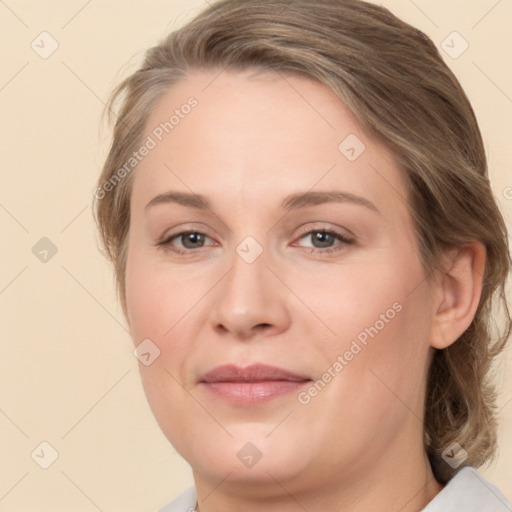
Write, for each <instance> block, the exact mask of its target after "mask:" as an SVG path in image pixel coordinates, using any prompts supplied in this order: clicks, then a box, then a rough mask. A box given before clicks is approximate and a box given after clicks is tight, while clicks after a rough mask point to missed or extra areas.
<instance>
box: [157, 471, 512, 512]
mask: <svg viewBox="0 0 512 512" xmlns="http://www.w3.org/2000/svg"><path fill="white" fill-rule="evenodd" d="M196 498H197V495H196V488H195V486H191V487H189V488H188V489H186V490H185V491H184V492H182V493H181V494H180V495H179V496H178V497H177V498H175V499H174V500H173V501H171V502H170V503H168V504H167V505H166V506H164V507H163V508H161V509H159V510H158V511H157V512H193V511H194V510H195V508H194V507H195V505H196ZM510 511H512V505H510V503H509V502H508V501H507V499H506V498H505V496H504V495H503V494H502V492H501V491H500V490H499V489H498V488H497V487H496V486H495V485H493V484H492V483H490V482H489V481H487V480H486V479H485V478H484V477H483V476H482V475H480V473H479V472H478V470H477V469H476V468H474V467H471V466H466V467H463V468H462V469H460V470H459V471H458V472H457V473H456V474H455V475H454V476H453V477H452V478H451V479H450V480H449V481H448V483H447V484H446V485H445V486H444V488H443V489H442V490H441V491H440V492H439V493H438V494H437V495H436V496H435V497H434V499H433V500H432V501H431V502H430V503H429V504H428V505H427V506H426V507H425V508H423V510H422V512H510Z"/></svg>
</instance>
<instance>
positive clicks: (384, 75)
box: [94, 0, 512, 484]
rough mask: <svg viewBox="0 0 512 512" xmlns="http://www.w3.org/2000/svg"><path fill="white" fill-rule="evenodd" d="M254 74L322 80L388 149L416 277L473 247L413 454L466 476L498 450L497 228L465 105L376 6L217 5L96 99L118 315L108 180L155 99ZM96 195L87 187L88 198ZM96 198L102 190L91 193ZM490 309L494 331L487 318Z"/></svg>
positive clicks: (122, 194)
mask: <svg viewBox="0 0 512 512" xmlns="http://www.w3.org/2000/svg"><path fill="white" fill-rule="evenodd" d="M224 69H229V70H234V71H242V70H245V69H249V70H256V71H257V70H260V71H275V72H277V73H284V74H288V73H291V74H294V75H298V76H301V77H304V78H308V79H311V80H315V81H317V82H320V83H321V84H323V85H325V86H326V87H327V88H329V89H330V90H331V91H333V92H334V93H335V94H336V95H337V97H339V99H340V100H341V101H342V102H343V103H344V104H345V105H347V106H348V108H349V109H350V110H351V111H352V112H353V113H354V114H355V116H356V117H357V119H358V120H359V122H360V124H361V126H362V128H363V129H364V130H366V131H367V133H370V134H372V135H373V136H375V137H377V138H379V140H382V141H384V143H385V144H386V145H387V147H388V148H389V149H390V150H391V151H392V152H393V154H394V156H395V157H396V161H397V163H398V165H399V168H400V171H401V173H402V175H403V179H404V182H405V183H406V186H407V191H408V197H407V198H406V199H407V202H408V203H409V210H410V214H411V216H412V219H413V222H414V227H415V232H416V238H417V243H418V248H419V253H420V256H421V260H422V264H423V266H424V268H425V270H426V271H427V272H428V273H429V276H430V275H432V274H431V273H432V271H433V270H434V269H441V261H442V256H443V254H445V252H446V251H447V250H448V249H452V248H457V247H461V246H463V245H465V244H468V243H471V242H472V241H478V242H480V243H482V244H483V245H484V246H485V249H486V264H485V273H484V276H483V289H482V293H481V297H480V302H479V305H478V309H477V311H476V314H475V316H474V319H473V321H472V323H471V325H470V326H469V328H468V329H467V330H466V331H465V332H464V333H463V334H462V335H461V336H460V337H459V339H458V340H457V341H456V342H455V343H453V344H452V345H450V346H449V347H447V348H445V349H442V350H439V349H432V350H433V357H432V360H431V363H430V367H429V373H428V377H427V390H426V397H425V404H424V407H425V408H424V446H425V450H426V453H427V455H428V458H429V461H430V464H431V466H432V470H433V473H434V476H435V477H436V479H437V480H438V481H439V482H441V483H443V484H444V483H446V482H447V481H448V480H449V479H450V478H451V477H452V476H453V475H454V474H455V473H456V472H457V471H458V470H459V469H460V468H462V467H464V466H468V465H471V466H474V467H479V466H481V465H482V464H484V463H489V462H490V461H491V460H493V459H494V457H495V455H496V449H497V433H496V429H497V423H496V416H497V411H496V403H495V402H496V388H495V384H494V383H493V381H492V379H491V374H492V369H493V367H492V363H493V361H494V358H495V357H496V356H497V355H498V354H500V353H501V352H502V351H503V349H504V348H505V346H506V342H507V340H508V338H509V335H510V332H511V329H512V320H511V316H510V313H509V310H508V307H507V302H506V295H505V282H506V279H507V276H508V274H509V270H510V265H511V260H510V255H509V247H508V238H507V229H506V225H505V223H504V220H503V217H502V215H501V213H500V211H499V209H498V207H497V205H496V202H495V200H494V197H493V194H492V191H491V187H490V183H489V179H488V171H487V163H486V155H485V150H484V145H483V141H482V136H481V133H480V130H479V127H478V124H477V120H476V117H475V114H474V112H473V109H472V107H471V104H470V102H469V100H468V98H467V96H466V94H465V93H464V91H463V89H462V87H461V85H460V84H459V82H458V81H457V79H456V77H455V76H454V74H453V73H452V72H451V71H450V69H449V68H448V66H447V65H446V64H445V62H444V61H443V59H442V57H441V55H440V53H439V51H438V50H437V48H436V46H435V45H434V43H433V42H432V41H431V40H430V39H429V38H428V37H427V36H426V35H425V34H424V33H423V32H421V31H420V30H418V29H416V28H414V27H412V26H411V25H409V24H407V23H405V22H403V21H402V20H400V19H399V18H397V17H396V16H395V15H393V14H392V13H391V12H390V11H389V10H387V9H386V8H384V7H381V6H377V5H374V4H370V3H367V2H364V1H361V0H319V1H315V2H310V1H309V0H295V1H292V2H290V1H289V0H244V1H239V0H220V1H217V2H215V3H212V4H211V5H210V6H209V7H208V8H206V9H205V10H204V11H203V12H201V13H200V14H199V15H197V16H196V17H195V18H194V19H192V20H191V21H189V22H188V23H187V24H185V25H184V26H183V27H181V28H179V29H177V30H175V31H173V32H171V33H170V34H168V35H167V36H166V37H165V38H163V40H162V41H161V42H160V43H159V44H157V45H155V46H154V47H152V48H150V49H149V50H148V51H147V52H146V54H145V56H144V60H143V63H142V64H141V65H140V67H139V69H138V70H136V71H135V72H133V73H132V74H131V75H130V76H128V77H127V78H126V79H124V80H123V81H122V82H121V83H120V84H119V85H118V86H117V87H116V88H115V89H114V91H113V92H112V95H111V97H110V99H109V102H108V104H107V110H108V111H109V113H110V120H111V121H113V118H114V117H115V122H114V129H113V139H112V144H111V147H110V151H109V153H108V156H107V158H106V161H105V164H104V167H103V170H102V173H101V176H100V177H99V180H98V186H99V187H103V186H104V184H105V183H107V182H109V181H110V183H113V181H112V180H113V179H114V180H115V186H113V187H112V190H110V191H109V192H108V193H103V192H102V194H101V195H98V194H96V195H95V196H96V197H95V205H94V213H95V220H96V222H97V224H98V227H99V233H100V236H101V242H102V248H103V251H104V253H105V254H106V256H107V257H108V258H109V259H110V260H111V262H112V263H113V265H114V269H115V277H116V282H117V292H118V295H119V297H120V300H121V303H122V307H123V311H124V313H125V315H126V313H127V310H126V297H125V269H126V256H127V243H128V231H129V226H130V194H131V183H132V181H133V173H130V174H129V175H127V176H126V177H124V175H123V179H119V174H117V175H116V172H118V170H119V169H120V168H121V167H122V166H123V164H125V162H126V161H127V160H128V159H129V158H130V156H131V154H132V152H133V151H134V150H135V149H136V148H137V146H140V144H141V140H142V137H143V133H144V130H145V129H146V123H147V119H148V116H149V113H150V112H151V110H152V108H153V106H154V105H155V103H156V102H157V101H158V100H159V99H160V98H161V96H162V95H163V94H164V93H165V92H166V91H168V90H169V88H170V87H172V86H173V85H174V84H176V83H177V82H178V81H179V80H183V79H186V77H187V73H188V72H190V71H194V70H208V71H215V72H220V71H222V70H224ZM98 190H99V189H98ZM103 190H106V187H104V188H103ZM496 303H498V305H499V306H500V307H501V308H502V312H503V315H502V317H503V318H504V326H502V329H501V330H500V329H499V328H498V327H497V326H496V325H495V324H494V322H493V306H495V305H496ZM454 441H456V442H457V443H459V445H461V446H462V448H464V449H465V450H466V451H467V453H468V457H467V459H466V460H465V461H464V462H463V463H462V464H461V465H460V466H459V467H458V468H452V467H451V465H449V464H447V463H446V462H444V460H443V457H442V453H443V451H444V450H445V449H446V448H447V447H448V446H450V444H451V443H452V442H454Z"/></svg>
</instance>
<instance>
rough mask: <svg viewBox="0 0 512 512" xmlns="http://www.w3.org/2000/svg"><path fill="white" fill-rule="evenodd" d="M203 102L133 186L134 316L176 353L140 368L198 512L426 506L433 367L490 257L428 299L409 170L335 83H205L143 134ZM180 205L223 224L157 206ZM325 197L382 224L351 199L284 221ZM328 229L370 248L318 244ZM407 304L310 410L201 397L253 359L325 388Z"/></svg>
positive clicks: (178, 95) (473, 253)
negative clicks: (296, 197)
mask: <svg viewBox="0 0 512 512" xmlns="http://www.w3.org/2000/svg"><path fill="white" fill-rule="evenodd" d="M190 96H194V97H195V98H196V99H197V101H198V105H197V107H195V108H194V109H193V110H192V111H191V113H190V114H189V115H187V116H185V118H184V119H181V120H180V123H179V124H178V125H177V126H175V128H174V129H173V131H172V132H171V133H170V134H168V135H166V136H165V137H164V138H163V139H162V141H161V142H159V143H158V145H157V146H156V147H155V148H154V149H152V150H151V151H150V152H149V154H148V155H147V156H146V157H145V158H143V159H142V161H141V163H140V164H139V165H138V166H137V168H136V170H135V171H134V173H135V174H134V181H133V189H132V195H131V211H130V215H131V225H130V231H129V245H128V259H127V270H126V301H127V319H128V323H129V327H130V331H131V335H132V337H133V340H134V343H135V344H138V343H140V342H141V341H142V340H143V339H146V338H149V339H150V340H151V341H152V342H153V343H154V344H155V345H156V346H157V347H158V348H159V350H160V356H159V357H158V358H157V359H155V361H154V362H153V363H152V364H151V365H149V366H144V365H142V364H140V372H141V377H142V382H143V385H144V389H145V392H146V395H147V398H148V401H149V404H150V406H151V408H152V410H153V413H154V415H155V417H156V419H157V421H158V423H159V424H160V426H161V429H162V431H163V432H164V434H165V435H166V436H167V438H168V439H169V441H170V442H171V443H172V444H173V445H174V447H175V448H176V450H177V451H178V452H179V453H180V454H181V455H182V456H183V457H184V458H185V459H186V460H187V461H188V462H189V464H190V465H191V467H192V470H193V475H194V481H195V485H196V488H197V493H198V498H199V506H200V510H201V511H202V512H221V511H223V512H226V511H235V510H236V511H239V510H244V511H249V512H251V511H256V510H258V511H260V510H262V507H264V509H265V510H269V511H280V512H288V511H289V512H292V511H293V512H295V511H301V510H304V509H305V510H307V511H308V512H315V511H324V510H343V511H347V512H362V511H370V510H371V511H374V510H386V511H388V510H389V511H393V510H396V511H398V510H400V511H401V512H409V511H417V510H421V509H422V508H423V507H424V506H425V505H426V504H427V503H428V502H430V501H431V500H432V498H433V497H434V496H435V495H436V494H437V493H438V492H439V491H440V490H441V489H442V486H441V485H440V484H439V483H438V482H437V481H436V480H435V479H434V477H433V474H432V472H431V469H430V466H429V464H428V459H427V457H426V454H425V452H424V449H423V402H424V396H425V390H426V387H425V382H426V375H427V369H428V363H429V357H430V355H431V354H432V351H433V348H444V347H446V346H448V345H450V344H451V343H453V342H454V341H455V340H456V339H457V338H458V336H460V334H462V332H464V330H465V329H466V328H467V327H468V326H469V324H470V323H471V320H472V319H473V316H474V314H475V311H476V308H477V305H478V298H479V296H480V293H481V276H482V274H483V265H484V262H485V252H484V249H483V247H482V246H481V245H480V244H477V243H474V244H470V245H468V246H466V247H463V248H460V249H458V250H454V251H452V252H451V253H448V254H447V255H446V261H445V263H446V265H447V267H446V268H447V272H446V273H434V274H433V275H432V277H431V283H430V286H428V285H427V280H426V276H427V273H426V272H425V269H424V268H423V266H422V264H421V261H420V257H419V254H418V248H417V242H416V238H415V234H414V229H413V225H412V221H411V216H410V214H409V211H408V205H407V201H406V200H404V199H406V198H407V194H406V190H405V187H404V184H403V182H402V178H401V173H400V170H399V169H398V167H397V164H396V162H395V160H394V158H393V155H392V154H391V153H390V152H389V151H388V150H387V149H386V148H385V147H384V146H383V145H382V144H381V143H380V142H379V141H377V140H375V139H374V138H372V137H371V136H369V135H368V134H366V133H365V132H364V131H363V129H362V127H361V126H360V124H359V123H358V122H357V120H356V118H355V117H354V116H353V115H352V114H351V112H350V111H349V110H348V109H347V108H346V107H345V105H344V104H343V103H342V102H341V101H339V100H338V99H337V98H336V97H335V96H334V95H333V93H332V92H330V91H329V90H328V89H327V88H325V87H324V86H323V85H320V84H317V83H315V82H313V81H310V80H308V79H305V78H300V77H296V76H295V77H294V76H280V75H277V74H274V73H263V74H254V73H252V74H251V73H247V72H244V73H241V72H234V71H224V72H222V73H221V74H220V75H219V72H218V71H216V72H214V71H204V70H203V71H194V72H192V73H190V74H189V75H188V77H187V78H186V79H185V80H183V81H181V82H180V83H178V84H177V85H175V86H174V87H172V88H171V89H170V90H168V91H166V93H165V94H164V95H163V96H162V97H161V98H160V101H159V102H158V103H157V104H156V106H155V108H154V110H153V111H152V112H151V114H150V118H149V120H148V123H147V125H146V133H145V137H147V136H148V135H151V133H152V131H153V129H154V128H155V127H156V126H158V125H159V123H161V122H163V121H165V120H168V119H169V115H170V113H172V112H173V111H174V110H175V109H176V108H180V106H181V105H183V104H184V103H186V101H187V99H188V98H189V97H190ZM349 134H356V135H357V137H358V138H359V139H360V140H361V141H363V143H364V144H365V146H366V149H365V151H364V152H363V153H362V154H361V155H360V156H359V157H358V158H357V159H356V160H355V161H349V160H348V159H347V158H346V157H345V156H344V155H343V154H342V153H341V152H340V151H339V150H338V146H339V145H340V143H341V141H343V140H344V139H345V138H346V137H347V135H349ZM170 190H174V191H180V192H187V193H191V192H193V193H196V194H201V195H204V196H206V197H207V198H208V199H209V201H210V203H211V204H210V209H207V210H205V211H200V210H197V209H194V208H190V207H186V206H183V205H179V204H175V203H161V204H158V205H154V206H152V207H148V208H145V207H146V205H147V203H148V202H149V201H151V200H152V199H153V198H154V197H155V196H158V195H159V194H163V193H166V192H168V191H170ZM329 190H330V191H332V190H340V191H345V192H350V193H352V194H356V195H358V196H361V197H363V198H365V199H366V200H368V201H371V202H372V203H373V204H374V205H375V207H376V208H377V209H378V213H377V212H375V211H373V210H372V209H370V208H367V207H365V206H362V205H359V204H355V203H351V202H344V203H333V202H331V203H325V204H318V205H314V206H308V207H305V208H299V209H297V210H293V211H289V212H286V211H284V210H282V209H281V208H280V203H281V201H282V200H283V198H284V197H285V196H287V195H288V194H291V193H295V192H307V191H329ZM322 229H334V230H336V231H337V232H338V233H340V234H341V235H342V236H350V237H352V238H353V239H354V241H353V243H345V242H343V241H340V239H337V238H336V237H331V238H330V239H329V238H328V239H327V241H326V242H324V244H323V245H322V244H321V243H319V242H318V241H316V243H315V238H314V236H312V234H311V231H314V233H313V235H314V234H315V233H316V231H320V230H322ZM186 230H195V232H198V233H204V234H205V235H206V236H205V237H204V238H203V239H201V238H200V239H199V241H197V240H196V241H195V242H194V239H192V243H190V239H188V240H187V239H185V238H186V237H179V236H177V234H178V233H179V232H182V231H186ZM315 230H316V231H315ZM308 233H309V234H308ZM174 234H176V236H175V237H174V238H173V239H172V240H171V241H170V242H168V243H167V245H166V246H165V247H164V246H158V245H157V244H158V243H159V242H160V241H162V240H164V239H167V240H168V239H169V238H171V235H174ZM247 236H251V237H253V238H254V239H255V240H256V241H257V243H258V244H259V246H261V248H262V249H263V252H262V253H261V254H260V255H259V256H258V257H257V258H256V259H255V261H254V262H252V263H248V262H247V261H245V260H244V259H243V258H242V257H241V256H239V254H238V253H237V251H236V248H237V246H239V244H240V243H241V242H242V241H243V240H244V239H245V238H246V237H247ZM187 242H188V244H187ZM185 244H187V245H185ZM171 248H175V249H178V250H179V249H181V250H184V251H188V252H187V254H184V255H183V254H178V253H176V252H173V251H172V249H171ZM329 248H331V249H332V248H334V249H338V251H337V252H332V253H330V254H328V253H327V252H326V251H327V250H328V249H329ZM251 250H252V249H251ZM312 250H313V251H315V252H311V251H312ZM396 303H398V304H400V305H401V306H402V308H401V310H400V312H398V313H396V315H395V316H394V318H393V319H392V320H389V321H388V322H387V323H385V327H384V328H382V329H381V330H379V332H378V334H377V335H376V336H375V337H374V338H373V339H370V340H369V341H368V343H367V345H366V346H364V348H362V350H361V351H360V352H359V353H357V355H355V356H354V357H353V358H352V359H351V360H350V361H348V364H347V365H346V366H344V368H343V370H342V371H340V372H339V373H338V374H336V376H335V377H334V378H332V379H331V381H330V382H329V383H328V384H327V385H326V386H325V388H324V389H322V390H321V391H320V392H318V393H317V395H316V396H314V397H312V398H311V400H310V401H309V402H308V403H307V404H303V403H300V402H299V400H298V398H297V394H296V393H291V394H287V395H283V396H280V397H278V398H276V399H274V400H271V401H270V402H266V403H264V404H261V405H258V406H254V407H241V406H234V405H232V404H230V403H227V402H225V401H223V400H222V399H220V398H218V397H216V396H213V395H212V394H211V393H209V392H208V391H207V390H205V389H204V386H202V385H199V384H198V379H199V378H200V376H201V375H203V374H204V373H205V372H206V371H208V370H211V369H212V368H214V367H216V366H218V365H220V364H225V363H234V364H237V365H239V366H247V365H249V364H252V363H255V362H261V363H266V364H271V365H275V366H280V367H283V368H286V369H288V370H290V371H292V372H295V373H300V374H303V375H307V376H309V377H310V378H311V379H312V380H313V381H316V380H317V379H320V378H321V377H322V375H323V374H324V373H325V372H326V371H327V370H328V368H330V367H332V366H333V363H334V362H335V361H336V360H337V358H338V356H339V355H343V354H344V353H345V352H346V351H347V350H349V348H350V345H351V343H352V341H353V340H354V339H355V338H356V336H357V335H358V334H359V333H361V331H364V329H365V328H367V327H370V326H373V325H375V323H376V321H377V320H379V318H381V316H380V315H381V314H383V313H385V312H386V311H387V310H389V309H390V308H392V305H393V304H396ZM247 442H251V443H253V444H254V445H255V446H256V447H257V448H258V450H259V451H260V452H261V454H262V456H261V459H260V460H259V461H258V462H257V463H256V464H255V465H254V466H252V467H250V468H249V467H246V466H245V465H244V464H242V463H241V461H240V460H239V458H238V457H237V452H238V451H239V450H240V449H241V448H242V447H243V446H244V445H245V444H246V443H247Z"/></svg>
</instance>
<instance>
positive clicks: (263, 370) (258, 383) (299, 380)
mask: <svg viewBox="0 0 512 512" xmlns="http://www.w3.org/2000/svg"><path fill="white" fill-rule="evenodd" d="M311 381H312V380H311V379H310V378H309V377H307V376H305V375H300V374H296V373H293V372H290V371H288V370H285V369H283V368H278V367H277V366H270V365H264V364H253V365H251V366H247V367H245V368H240V367H238V366H235V365H232V364H228V365H222V366H217V367H216V368H214V369H213V370H211V371H209V372H207V373H206V374H204V375H203V376H202V377H201V379H200V380H199V384H200V385H201V386H203V387H204V388H205V389H206V390H208V392H210V393H211V394H213V395H214V396H216V397H217V398H221V399H222V400H224V401H227V402H229V403H231V404H234V405H242V406H253V405H257V404H260V403H264V402H268V401H270V400H273V399H275V398H277V397H280V396H283V395H288V394H290V393H292V392H293V391H298V390H299V389H300V388H302V387H303V386H305V385H306V384H307V383H309V382H311Z"/></svg>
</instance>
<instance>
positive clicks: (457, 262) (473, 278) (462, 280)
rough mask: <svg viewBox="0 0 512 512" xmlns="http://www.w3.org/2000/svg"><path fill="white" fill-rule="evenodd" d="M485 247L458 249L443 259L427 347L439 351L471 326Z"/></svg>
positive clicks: (479, 287) (470, 245) (483, 268)
mask: <svg viewBox="0 0 512 512" xmlns="http://www.w3.org/2000/svg"><path fill="white" fill-rule="evenodd" d="M485 258H486V251H485V246H484V245H483V244H481V243H479V242H473V243H471V244H468V245H465V246H462V247H458V248H457V249H454V250H452V251H450V253H449V254H448V255H447V262H448V269H447V270H446V271H445V272H444V273H443V274H442V275H441V276H440V278H439V280H438V282H437V284H436V286H437V287H438V288H437V293H436V294H435V296H436V302H435V304H434V311H435V314H434V318H433V329H432V331H431V340H430V345H431V346H432V347H434V348H437V349H443V348H446V347H448V346H450V345H451V344H452V343H454V342H455V341H456V340H457V339H458V338H459V337H460V336H461V335H462V334H463V333H464V331H466V329H467V328H468V327H469V326H470V325H471V322H472V321H473V318H474V316H475V313H476V310H477V308H478V304H479V302H480V296H481V294H482V284H483V276H484V271H485Z"/></svg>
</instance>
